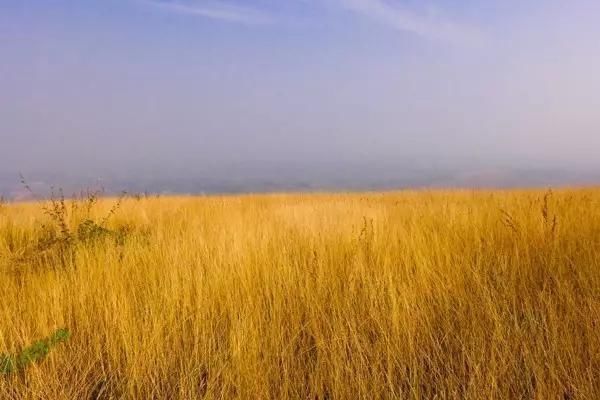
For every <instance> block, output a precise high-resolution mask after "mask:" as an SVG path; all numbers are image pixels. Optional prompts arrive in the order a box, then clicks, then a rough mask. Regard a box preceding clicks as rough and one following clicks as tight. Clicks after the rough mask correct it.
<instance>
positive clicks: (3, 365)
mask: <svg viewBox="0 0 600 400" xmlns="http://www.w3.org/2000/svg"><path fill="white" fill-rule="evenodd" d="M70 336H71V334H70V332H69V331H68V330H67V329H59V330H57V331H56V332H54V333H53V334H52V335H50V336H48V337H47V338H44V339H42V340H38V341H37V342H34V343H32V344H31V345H30V346H27V347H25V348H24V349H23V350H21V351H20V352H18V353H15V354H0V374H4V375H8V374H12V373H15V372H18V371H22V370H24V369H25V368H27V367H28V366H29V365H31V364H32V363H34V362H38V361H41V360H43V359H44V358H45V357H46V356H47V355H48V353H49V352H50V350H52V349H53V348H54V347H55V346H56V345H58V344H60V343H63V342H65V341H67V340H68V339H69V337H70Z"/></svg>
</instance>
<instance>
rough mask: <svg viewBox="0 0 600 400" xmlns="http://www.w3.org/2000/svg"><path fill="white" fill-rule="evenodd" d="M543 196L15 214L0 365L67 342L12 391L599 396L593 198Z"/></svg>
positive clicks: (167, 204) (446, 195) (265, 199)
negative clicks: (65, 336)
mask: <svg viewBox="0 0 600 400" xmlns="http://www.w3.org/2000/svg"><path fill="white" fill-rule="evenodd" d="M544 195H545V192H543V191H510V192H508V191H507V192H485V191H478V192H471V191H454V192H441V191H440V192H427V191H424V192H402V193H387V194H339V195H269V196H243V197H207V198H191V197H190V198H187V197H173V198H160V199H149V198H137V199H136V198H127V199H125V200H124V201H123V204H122V207H121V208H120V209H118V210H117V211H116V212H115V213H114V215H113V216H112V217H111V218H110V219H109V220H108V222H107V224H106V229H105V231H102V230H99V231H98V232H100V233H101V234H100V233H99V234H98V235H97V236H94V238H93V240H77V241H75V240H72V241H69V242H68V243H67V242H66V241H65V242H64V243H63V242H61V241H60V240H59V239H60V234H61V232H60V231H58V232H54V233H52V232H51V231H52V229H51V228H48V227H46V228H41V223H46V224H48V223H51V221H49V217H48V216H47V215H44V214H43V212H42V211H41V209H40V205H39V204H12V205H11V204H7V205H3V206H2V208H0V283H1V288H2V298H1V301H0V320H1V321H2V324H1V326H0V353H2V352H6V353H12V352H16V351H18V350H19V349H20V348H23V347H24V346H27V345H28V344H29V343H31V342H32V341H34V340H36V339H37V338H40V337H45V336H48V335H50V334H52V332H53V331H55V330H56V329H58V328H62V327H67V328H68V329H69V330H70V332H71V338H70V339H69V341H68V342H67V343H66V344H61V345H60V347H57V348H56V349H54V350H53V351H52V352H51V353H50V354H49V356H48V358H47V359H45V360H44V361H42V362H39V363H36V364H34V365H32V366H30V367H29V368H28V369H26V370H25V371H23V372H20V373H17V374H10V375H6V376H0V397H2V398H26V399H63V398H64V399H83V398H143V399H145V398H157V399H158V398H189V399H194V398H203V397H204V398H209V399H213V398H223V399H230V398H240V399H248V398H273V399H286V398H289V399H356V398H363V399H375V398H406V399H434V398H438V399H446V398H449V399H450V398H455V399H508V398H527V399H529V398H532V399H597V398H600V190H596V189H577V190H575V189H573V190H560V191H557V192H555V193H553V194H551V195H546V196H544ZM113 204H114V202H113V201H109V200H100V201H99V202H97V204H93V207H92V208H93V209H92V211H91V212H92V213H93V215H94V217H95V218H96V220H101V219H102V218H103V217H102V216H104V215H106V214H107V212H108V210H109V209H110V208H111V207H112V205H113ZM81 208H82V207H80V208H79V209H77V210H75V211H72V210H70V209H67V210H66V211H67V212H68V224H69V225H70V226H69V227H68V228H69V229H71V230H72V231H73V230H74V229H75V227H76V226H77V223H78V221H79V222H81V220H82V218H83V216H82V215H81ZM92 227H93V226H92ZM53 229H54V230H55V231H56V228H53ZM99 229H100V228H99ZM102 229H104V228H102ZM106 232H125V233H126V234H123V237H122V238H121V239H120V240H117V239H116V238H115V235H112V234H104V233H106ZM52 234H54V236H52ZM48 235H50V237H51V238H52V237H53V238H54V239H53V240H54V241H52V240H48V238H47V236H48ZM57 238H58V239H57ZM56 243H59V245H57V244H56ZM60 243H62V244H60ZM65 243H66V244H65Z"/></svg>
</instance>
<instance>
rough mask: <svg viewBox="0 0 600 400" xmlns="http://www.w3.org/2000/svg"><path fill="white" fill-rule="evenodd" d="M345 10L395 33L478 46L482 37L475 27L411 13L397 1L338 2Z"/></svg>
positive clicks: (426, 13)
mask: <svg viewBox="0 0 600 400" xmlns="http://www.w3.org/2000/svg"><path fill="white" fill-rule="evenodd" d="M335 1H336V2H337V3H338V4H339V5H341V6H343V7H344V8H346V9H348V10H351V11H354V12H356V13H359V14H361V15H364V16H367V17H369V18H372V19H374V20H377V21H379V22H381V23H384V24H386V25H388V26H390V27H392V28H394V29H398V30H401V31H406V32H411V33H413V34H416V35H419V36H422V37H425V38H428V39H434V40H439V41H444V42H449V43H453V44H457V45H477V44H480V43H481V42H482V40H483V36H482V34H481V33H480V32H479V31H477V30H476V29H473V28H472V27H469V26H466V25H463V24H459V23H456V22H454V21H452V20H450V19H447V18H445V17H443V15H441V13H440V12H439V10H437V11H438V12H431V10H430V11H427V10H421V11H420V12H419V11H417V10H413V9H409V8H407V7H405V6H402V5H401V4H400V2H399V1H398V0H396V1H393V0H335Z"/></svg>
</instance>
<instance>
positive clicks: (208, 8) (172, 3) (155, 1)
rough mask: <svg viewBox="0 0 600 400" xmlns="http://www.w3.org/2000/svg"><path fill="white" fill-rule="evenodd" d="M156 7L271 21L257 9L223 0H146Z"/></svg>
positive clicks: (247, 20) (236, 19)
mask: <svg viewBox="0 0 600 400" xmlns="http://www.w3.org/2000/svg"><path fill="white" fill-rule="evenodd" d="M146 2H147V3H150V4H152V5H154V6H156V7H160V8H163V9H165V10H169V11H173V12H178V13H182V14H189V15H197V16H201V17H205V18H210V19H216V20H221V21H227V22H236V23H241V24H247V25H262V24H268V23H271V22H272V17H271V16H270V15H268V14H266V13H263V12H261V11H259V10H256V9H253V8H249V7H243V6H239V5H236V4H232V3H227V2H223V1H201V0H200V1H198V0H197V1H180V0H146Z"/></svg>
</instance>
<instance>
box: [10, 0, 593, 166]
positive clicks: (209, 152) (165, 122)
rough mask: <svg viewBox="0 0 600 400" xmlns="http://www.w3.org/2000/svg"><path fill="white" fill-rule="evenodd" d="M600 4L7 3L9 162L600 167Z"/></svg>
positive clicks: (310, 0)
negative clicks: (399, 162)
mask: <svg viewBox="0 0 600 400" xmlns="http://www.w3.org/2000/svg"><path fill="white" fill-rule="evenodd" d="M599 20H600V3H599V2H597V1H587V0H574V1H569V2H566V1H557V0H548V1H533V0H524V1H515V0H508V1H494V0H489V1H475V0H465V1H459V0H455V1H450V0H431V1H416V0H288V1H282V0H277V1H276V0H256V1H235V0H231V1H228V0H206V1H203V0H118V1H117V0H102V1H66V0H44V1H42V0H38V1H35V0H0V60H1V61H0V88H2V89H1V90H0V141H1V145H0V168H1V169H3V170H4V171H8V170H11V171H12V170H13V169H14V170H16V169H18V170H25V171H29V170H31V171H33V172H35V171H40V170H42V171H53V172H55V173H57V174H59V175H60V174H61V173H63V172H65V171H73V170H74V169H75V170H79V171H80V170H85V169H89V170H90V171H96V170H103V169H104V170H106V169H111V170H116V171H134V170H143V169H144V168H151V167H152V168H162V169H166V170H168V169H169V168H189V169H191V170H193V169H201V168H204V167H206V166H207V165H212V166H214V165H220V164H223V165H225V164H227V163H231V162H240V161H241V162H253V161H257V160H258V161H264V160H268V161H273V162H279V163H285V162H289V161H293V162H295V163H300V164H302V163H306V164H313V163H316V162H323V161H329V162H337V163H340V164H343V163H344V162H350V161H352V160H363V161H365V160H366V161H369V162H389V161H394V160H412V159H415V160H419V159H420V160H429V159H445V160H448V162H450V163H451V162H456V163H459V162H460V163H469V162H472V163H473V165H474V168H475V167H479V166H482V165H484V164H486V163H489V164H491V163H495V164H497V163H500V164H502V163H504V164H507V165H510V164H513V163H527V162H530V163H531V162H535V163H544V164H549V165H572V164H578V165H579V164H581V165H584V166H587V165H597V161H596V158H597V156H596V153H597V150H596V149H598V148H600V114H598V111H597V110H599V109H600V78H598V76H597V74H598V72H597V71H599V70H600V41H599V40H598V38H599V37H600V27H599V26H598V23H597V21H599Z"/></svg>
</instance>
